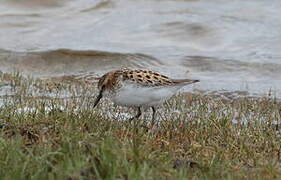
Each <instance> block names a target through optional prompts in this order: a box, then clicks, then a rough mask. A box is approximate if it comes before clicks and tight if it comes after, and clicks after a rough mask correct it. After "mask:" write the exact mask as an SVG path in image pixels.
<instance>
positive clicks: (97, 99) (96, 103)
mask: <svg viewBox="0 0 281 180" xmlns="http://www.w3.org/2000/svg"><path fill="white" fill-rule="evenodd" d="M103 89H104V88H102V89H101V90H100V92H99V95H98V97H97V98H96V100H95V103H94V108H95V107H96V106H97V105H98V103H99V102H100V100H101V98H102V93H103Z"/></svg>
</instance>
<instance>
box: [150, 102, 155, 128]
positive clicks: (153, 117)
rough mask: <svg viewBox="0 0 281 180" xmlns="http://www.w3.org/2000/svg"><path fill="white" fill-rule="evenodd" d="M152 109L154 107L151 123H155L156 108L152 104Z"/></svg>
mask: <svg viewBox="0 0 281 180" xmlns="http://www.w3.org/2000/svg"><path fill="white" fill-rule="evenodd" d="M151 109H152V122H151V124H152V125H154V122H155V118H156V109H155V107H154V106H151Z"/></svg>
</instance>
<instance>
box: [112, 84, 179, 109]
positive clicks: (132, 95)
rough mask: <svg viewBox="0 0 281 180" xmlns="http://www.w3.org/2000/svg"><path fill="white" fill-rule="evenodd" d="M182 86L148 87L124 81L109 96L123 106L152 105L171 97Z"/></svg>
mask: <svg viewBox="0 0 281 180" xmlns="http://www.w3.org/2000/svg"><path fill="white" fill-rule="evenodd" d="M181 87H182V86H162V87H153V86H152V87H150V86H142V85H138V84H136V83H124V84H123V86H122V87H121V88H120V89H119V90H118V91H117V92H116V93H114V94H112V95H110V96H109V97H110V98H111V100H112V101H113V102H115V103H116V104H119V105H123V106H154V105H158V104H161V103H163V102H164V101H165V100H167V99H169V98H170V97H172V96H173V95H174V94H175V93H176V92H177V91H178V90H179V89H180V88H181Z"/></svg>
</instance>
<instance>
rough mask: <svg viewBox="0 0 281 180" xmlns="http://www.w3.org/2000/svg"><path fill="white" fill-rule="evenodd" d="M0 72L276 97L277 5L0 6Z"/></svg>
mask: <svg viewBox="0 0 281 180" xmlns="http://www.w3.org/2000/svg"><path fill="white" fill-rule="evenodd" d="M0 27H1V28H0V71H2V72H13V71H19V72H21V73H24V74H26V75H32V76H35V77H60V76H67V75H83V74H84V75H87V74H92V75H94V76H100V75H102V74H103V73H105V72H107V71H109V70H113V69H118V68H122V67H128V68H145V69H151V70H155V71H158V72H161V73H164V74H166V75H168V76H171V77H174V78H197V79H200V80H201V83H199V84H196V85H194V86H193V87H191V88H188V89H186V90H187V91H189V90H194V89H198V90H202V91H228V92H236V91H245V92H249V93H250V94H258V95H263V94H266V93H268V92H269V91H270V90H271V91H273V92H275V94H276V96H280V95H281V1H279V0H268V1H262V0H248V1H246V0H233V1H229V0H44V1H42V0H0Z"/></svg>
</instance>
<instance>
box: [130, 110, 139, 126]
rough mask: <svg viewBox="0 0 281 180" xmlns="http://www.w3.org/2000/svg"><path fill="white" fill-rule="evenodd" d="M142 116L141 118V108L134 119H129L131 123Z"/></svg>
mask: <svg viewBox="0 0 281 180" xmlns="http://www.w3.org/2000/svg"><path fill="white" fill-rule="evenodd" d="M140 116H141V108H140V107H138V113H137V114H136V115H135V116H134V117H132V118H130V119H129V122H130V123H131V122H132V120H134V119H138V118H139V117H140Z"/></svg>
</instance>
